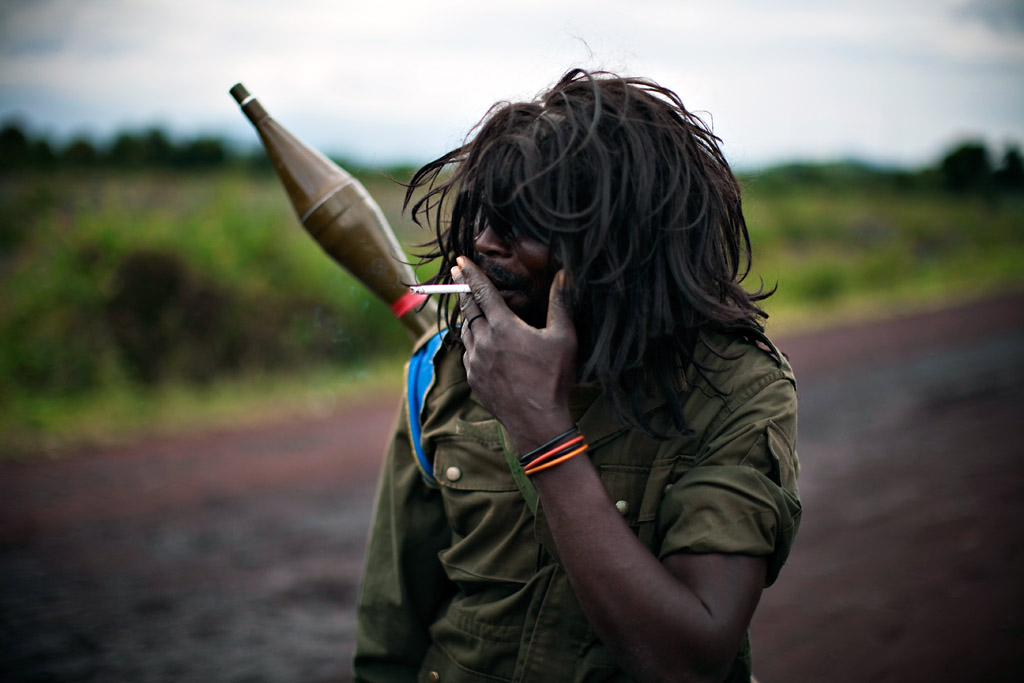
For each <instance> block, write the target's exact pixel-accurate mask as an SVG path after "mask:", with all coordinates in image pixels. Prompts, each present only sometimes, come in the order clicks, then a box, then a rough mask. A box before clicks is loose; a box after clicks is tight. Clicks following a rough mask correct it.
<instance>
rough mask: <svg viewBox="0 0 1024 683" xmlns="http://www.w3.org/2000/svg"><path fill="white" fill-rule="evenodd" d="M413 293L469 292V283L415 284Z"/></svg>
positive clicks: (411, 290)
mask: <svg viewBox="0 0 1024 683" xmlns="http://www.w3.org/2000/svg"><path fill="white" fill-rule="evenodd" d="M409 291H410V292H412V293H413V294H469V285H415V286H413V287H410V288H409Z"/></svg>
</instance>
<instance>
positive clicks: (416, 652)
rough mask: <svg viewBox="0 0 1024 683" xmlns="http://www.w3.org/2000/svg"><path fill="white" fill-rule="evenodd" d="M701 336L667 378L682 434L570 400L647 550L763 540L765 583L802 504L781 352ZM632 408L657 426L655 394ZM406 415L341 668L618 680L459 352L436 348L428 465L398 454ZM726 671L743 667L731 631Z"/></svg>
mask: <svg viewBox="0 0 1024 683" xmlns="http://www.w3.org/2000/svg"><path fill="white" fill-rule="evenodd" d="M713 346H714V347H715V348H716V351H717V353H714V352H711V351H710V350H709V349H707V348H705V347H703V346H702V347H699V348H698V352H697V358H698V361H699V362H700V363H701V364H702V365H703V366H704V367H706V368H708V370H707V371H705V373H704V375H705V376H706V378H705V377H702V376H701V374H700V373H698V372H697V371H696V369H694V368H690V369H689V370H687V371H686V372H685V373H683V376H682V377H680V378H679V379H680V381H679V399H680V402H681V404H682V406H683V413H684V415H685V418H686V420H687V423H688V425H689V426H690V427H691V428H692V430H693V434H692V435H690V436H678V437H676V438H671V439H668V440H657V439H654V438H651V437H649V436H647V435H645V434H644V433H643V432H641V431H639V430H636V429H631V428H627V427H625V426H623V425H622V424H621V422H620V421H618V420H617V419H616V418H615V414H614V411H613V410H612V407H611V403H610V401H609V400H608V398H607V397H606V396H604V395H602V394H600V393H599V392H597V391H596V390H594V389H589V388H586V387H581V388H577V389H576V390H575V391H574V394H573V397H572V401H571V403H572V406H571V407H572V408H573V409H574V417H577V418H578V424H579V427H580V431H581V432H582V433H583V434H584V435H585V436H586V438H587V441H588V443H589V444H590V448H589V450H588V451H587V455H589V457H590V458H591V459H592V460H593V462H594V464H595V466H596V467H597V469H598V471H599V472H600V475H601V479H602V481H603V482H604V484H605V486H606V488H607V489H608V493H609V495H610V499H611V501H614V502H615V505H616V507H617V508H618V509H619V511H620V513H621V514H622V515H623V516H624V517H625V518H626V521H627V522H628V524H629V526H630V527H631V528H632V529H633V530H634V531H635V532H636V534H637V535H638V537H639V538H640V540H641V541H643V543H644V544H645V545H646V546H647V547H648V548H650V550H651V552H652V553H654V554H655V555H656V556H658V557H659V558H663V557H665V556H667V555H670V554H672V553H675V552H679V551H684V552H693V553H744V554H749V555H758V556H764V557H766V558H767V561H768V580H767V583H768V584H769V585H770V584H771V583H772V582H774V580H775V578H776V577H777V576H778V573H779V569H780V568H781V567H782V565H783V563H784V562H785V560H786V557H787V555H788V554H789V550H790V546H791V544H792V542H793V538H794V536H795V535H796V531H797V527H798V525H799V521H800V501H799V498H798V495H797V485H796V477H797V471H798V463H797V456H796V451H795V444H796V391H795V380H794V377H793V373H792V370H791V368H790V366H789V364H788V363H787V362H786V360H785V359H784V358H783V357H781V355H780V354H775V353H769V352H768V351H766V350H765V349H762V348H760V347H758V346H755V345H753V344H751V343H748V342H745V341H742V340H739V339H731V338H725V337H721V338H716V339H715V340H714V342H713ZM708 380H710V382H711V383H709V381H708ZM712 383H713V386H712ZM645 408H646V409H647V414H648V415H649V416H650V418H651V420H652V424H653V426H654V427H655V428H656V429H658V430H659V431H662V433H665V432H671V431H672V429H671V421H670V420H669V417H668V414H667V412H666V410H665V407H664V405H663V402H662V401H661V400H660V399H655V398H652V399H650V400H649V401H648V405H647V406H645ZM410 417H411V418H412V419H416V416H410V415H409V412H408V410H403V411H402V412H401V414H400V415H399V419H398V426H397V429H396V430H395V435H394V438H393V440H392V442H391V445H390V448H389V450H388V453H387V457H386V460H385V462H384V466H383V471H382V474H381V479H380V485H379V490H378V494H377V502H376V510H375V514H374V518H373V523H372V528H371V533H370V540H369V545H368V549H367V557H366V571H365V575H364V579H363V584H362V587H361V591H360V596H359V602H358V625H357V637H356V652H355V659H354V669H355V677H356V680H357V681H366V682H371V681H372V682H375V683H376V682H398V681H402V682H410V681H444V682H449V683H455V682H459V683H461V682H469V681H515V682H516V683H561V682H563V681H564V682H566V683H576V682H578V683H583V682H587V683H591V682H593V683H596V682H599V681H602V682H603V681H616V682H618V681H628V680H630V679H629V677H628V676H627V675H626V674H625V673H623V672H622V671H621V669H619V667H618V666H617V664H616V662H615V660H614V659H613V658H612V657H611V655H610V653H609V651H608V650H607V648H606V647H605V646H604V645H603V644H602V643H601V642H600V641H599V640H598V638H597V636H596V635H595V633H594V631H593V629H592V628H591V627H590V625H589V623H588V622H587V619H586V617H585V616H584V614H583V611H582V610H581V608H580V606H579V603H578V602H577V600H576V596H575V594H574V593H573V590H572V588H571V586H570V584H569V580H568V578H567V576H566V574H565V571H564V570H563V568H562V567H561V565H560V564H559V561H558V557H557V550H556V548H555V546H554V542H553V540H552V538H551V534H550V531H549V530H548V528H547V524H546V522H545V518H544V510H543V505H542V504H541V505H538V504H537V503H538V501H537V500H536V491H535V490H533V489H532V485H531V484H529V481H528V479H527V478H526V477H524V476H523V475H522V474H521V470H519V471H515V469H516V468H518V465H511V466H510V462H514V460H515V458H516V457H518V454H517V453H515V452H514V450H513V449H512V446H511V445H510V441H509V439H508V438H507V435H506V434H505V432H504V430H503V428H502V427H501V425H500V424H498V422H497V420H495V419H494V417H493V416H491V415H490V414H489V413H488V412H487V411H486V410H484V408H483V407H481V406H480V405H479V404H478V403H477V402H476V400H475V399H474V397H473V395H472V393H471V392H470V389H469V386H468V384H467V382H466V376H465V372H464V370H463V367H462V359H461V354H460V353H459V352H457V351H455V350H452V349H447V348H445V347H444V346H442V348H441V349H440V351H438V353H437V355H436V356H435V377H434V381H433V384H432V385H431V386H430V389H429V391H428V392H427V394H426V400H425V402H424V404H423V407H422V411H421V415H420V416H419V419H420V424H421V425H422V434H421V443H422V446H423V448H424V453H425V454H426V456H427V458H428V460H431V461H432V463H433V469H432V471H424V470H423V469H421V466H420V465H419V464H418V461H417V458H416V456H415V455H414V453H413V449H412V445H411V442H410ZM533 506H536V510H535V511H534V510H533V509H532V507H533ZM726 680H728V681H730V682H731V681H744V682H747V681H749V680H750V650H749V643H748V642H747V641H745V642H744V643H743V645H742V647H741V648H740V652H739V653H738V654H737V657H736V661H735V662H734V665H733V667H732V670H731V671H730V674H729V676H728V678H727V679H726Z"/></svg>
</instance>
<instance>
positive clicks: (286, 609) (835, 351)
mask: <svg viewBox="0 0 1024 683" xmlns="http://www.w3.org/2000/svg"><path fill="white" fill-rule="evenodd" d="M779 341H780V344H779V345H780V346H781V347H782V348H783V350H784V351H786V352H787V353H788V354H789V356H790V358H791V360H792V362H793V365H794V366H795V368H796V370H797V374H798V379H799V382H800V386H799V395H800V400H801V408H800V410H801V412H800V425H801V426H800V429H801V434H800V442H799V447H800V456H801V463H802V471H801V478H800V488H801V493H802V497H803V501H804V518H803V526H802V529H801V531H800V535H799V537H798V539H797V544H796V548H795V550H794V552H793V555H792V556H791V558H790V561H789V564H788V565H787V566H786V568H785V569H784V570H783V573H782V576H781V578H780V579H779V581H778V583H777V584H776V585H775V586H773V587H772V588H770V589H769V590H767V591H766V592H765V594H764V597H763V598H762V601H761V605H760V607H759V608H758V612H757V614H756V616H755V619H754V623H753V626H752V637H753V641H754V657H755V671H756V672H757V675H758V677H759V678H760V679H761V681H762V683H781V682H789V681H798V682H799V681H832V682H840V683H841V682H846V681H850V682H853V681H901V682H902V681H1020V680H1024V581H1022V580H1021V578H1020V577H1021V576H1022V572H1021V569H1020V568H1021V566H1022V565H1024V461H1022V456H1024V446H1022V443H1024V441H1022V438H1021V436H1020V433H1021V431H1020V430H1021V426H1022V425H1024V420H1022V419H1021V418H1022V417H1024V415H1022V410H1021V408H1022V406H1024V402H1022V400H1021V399H1022V397H1024V396H1022V394H1024V390H1022V384H1024V383H1022V380H1024V296H1019V295H1018V296H1007V297H1003V298H997V299H989V300H986V301H981V302H974V303H971V304H967V305H963V306H960V307H957V308H953V309H949V310H944V311H938V312H933V313H926V314H918V315H914V316H908V317H903V318H899V319H894V320H889V321H883V322H878V323H872V324H867V325H859V326H856V327H850V328H848V329H833V330H829V331H827V332H821V333H815V334H807V335H799V336H795V337H792V338H788V339H782V340H779ZM395 406H396V402H395V401H394V400H390V399H387V400H380V399H378V400H375V401H374V402H372V403H370V404H367V405H360V406H349V407H346V408H345V409H344V410H339V411H337V412H336V414H334V415H332V416H330V417H327V418H317V419H309V420H306V421H291V422H288V423H287V424H278V425H267V426H265V427H260V428H257V429H250V430H247V431H231V432H222V433H207V434H201V435H193V436H182V437H178V438H160V439H151V440H146V441H140V442H138V443H134V444H130V445H125V446H121V447H117V448H110V449H102V450H99V449H81V450H79V451H75V452H70V453H66V454H63V456H62V457H61V458H59V459H56V460H47V461H40V462H35V463H29V464H15V463H5V464H0V634H2V637H0V679H2V680H4V681H12V682H13V681H25V682H27V681H38V682H42V681H145V682H148V681H232V682H239V683H241V682H249V683H256V682H258V681H281V682H285V681H288V682H292V681H314V682H316V681H319V682H322V683H327V682H328V681H331V682H340V681H346V680H348V679H349V676H348V658H349V656H350V654H351V648H352V634H353V628H354V623H353V602H354V596H355V591H356V586H357V582H358V580H359V574H360V565H361V562H362V552H363V544H364V541H365V535H366V529H367V526H368V524H369V517H370V507H371V504H372V499H373V488H374V479H375V477H376V471H377V467H378V462H379V456H380V453H381V451H382V449H383V445H384V442H385V440H386V438H387V433H388V431H389V427H390V424H391V421H392V419H393V414H394V410H395Z"/></svg>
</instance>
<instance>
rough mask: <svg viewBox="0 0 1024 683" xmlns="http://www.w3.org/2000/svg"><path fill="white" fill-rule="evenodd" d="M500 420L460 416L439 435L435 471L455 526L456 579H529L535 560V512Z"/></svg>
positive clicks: (448, 562) (445, 557) (449, 559)
mask: <svg viewBox="0 0 1024 683" xmlns="http://www.w3.org/2000/svg"><path fill="white" fill-rule="evenodd" d="M499 430H500V427H499V425H498V422H497V420H486V421H483V422H462V421H457V422H456V424H455V429H454V431H453V432H451V433H449V434H447V435H445V436H444V437H443V438H439V439H437V441H436V443H435V451H434V476H435V477H436V478H437V483H438V486H439V487H440V489H441V494H442V499H443V500H444V507H445V514H446V516H447V518H448V523H449V526H450V527H451V530H452V543H451V546H450V547H449V548H447V549H445V550H444V551H442V552H441V554H440V558H441V561H442V563H443V564H444V565H445V567H446V570H447V571H448V574H449V577H450V578H451V579H452V580H455V581H460V582H468V583H474V582H476V581H479V580H484V581H495V580H496V581H512V582H517V583H518V582H525V581H526V580H528V579H529V576H530V573H531V572H532V570H533V569H534V568H535V565H536V550H535V549H533V548H534V546H535V543H534V542H533V538H532V515H531V513H530V512H529V509H528V508H527V507H526V504H525V502H524V500H523V497H522V494H521V493H520V492H519V488H518V487H517V486H516V482H515V479H513V478H512V473H511V472H510V471H509V469H508V463H507V462H506V460H505V454H504V450H503V449H502V445H501V435H500V431H499Z"/></svg>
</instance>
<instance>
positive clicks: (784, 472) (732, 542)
mask: <svg viewBox="0 0 1024 683" xmlns="http://www.w3.org/2000/svg"><path fill="white" fill-rule="evenodd" d="M748 394H749V398H746V399H743V398H742V397H740V399H739V400H738V401H737V405H735V406H730V405H729V404H728V402H726V404H725V405H724V406H723V408H722V410H721V412H720V413H719V415H718V416H717V418H716V419H715V420H714V421H712V423H711V426H710V427H709V430H708V433H707V434H706V435H705V438H703V439H702V445H701V447H700V448H699V450H698V452H697V454H696V456H695V457H694V463H693V466H692V467H691V468H689V469H688V470H686V471H685V472H684V473H683V474H682V475H681V476H680V477H679V478H678V479H677V480H676V481H674V482H673V485H672V487H671V488H670V489H669V490H668V492H667V493H666V494H665V496H664V498H663V499H662V502H661V506H660V509H659V514H658V520H659V522H658V524H659V527H660V528H659V532H660V534H659V535H660V536H661V538H663V539H664V540H663V543H662V546H661V548H660V551H659V557H661V558H664V557H665V556H667V555H670V554H672V553H675V552H680V551H682V552H691V553H738V554H745V555H757V556H763V557H765V558H766V559H767V560H768V576H767V581H766V584H765V585H771V584H772V583H774V581H775V579H776V578H777V577H778V575H779V570H780V569H781V568H782V565H783V564H784V563H785V561H786V558H787V557H788V555H789V551H790V547H791V546H792V543H793V539H794V537H795V536H796V532H797V529H798V527H799V524H800V512H801V506H800V499H799V495H798V492H797V486H796V478H797V472H798V467H799V466H798V461H797V455H796V450H795V444H796V388H795V385H794V383H793V381H792V378H791V377H790V376H787V375H785V374H782V375H780V376H775V377H768V378H765V381H763V382H761V386H756V387H752V388H751V389H750V390H749V391H748Z"/></svg>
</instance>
